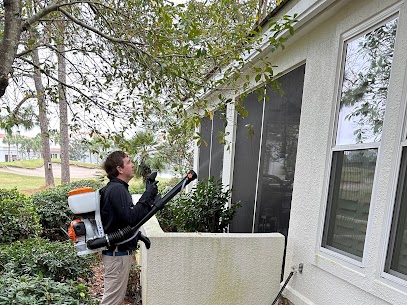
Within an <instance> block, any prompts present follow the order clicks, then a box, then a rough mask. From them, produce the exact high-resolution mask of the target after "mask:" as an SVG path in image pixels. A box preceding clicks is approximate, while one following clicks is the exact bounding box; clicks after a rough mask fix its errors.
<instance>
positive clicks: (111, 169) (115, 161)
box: [103, 150, 128, 179]
mask: <svg viewBox="0 0 407 305" xmlns="http://www.w3.org/2000/svg"><path fill="white" fill-rule="evenodd" d="M126 157H128V155H127V154H126V153H125V152H124V151H121V150H117V151H114V152H112V153H110V154H109V155H108V156H107V158H106V161H105V162H104V163H103V168H104V170H105V171H106V174H107V177H108V178H109V179H112V178H116V177H117V176H118V175H119V171H118V170H117V167H118V166H120V167H123V159H124V158H126Z"/></svg>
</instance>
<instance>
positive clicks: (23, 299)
mask: <svg viewBox="0 0 407 305" xmlns="http://www.w3.org/2000/svg"><path fill="white" fill-rule="evenodd" d="M14 304H15V305H51V304H52V305H90V304H98V302H97V301H91V299H90V296H89V292H88V288H87V287H86V286H85V285H84V284H78V283H74V282H72V281H70V282H68V283H59V282H56V281H53V280H52V279H49V278H44V277H42V276H29V275H22V276H19V275H16V274H13V273H5V274H2V275H0V305H14Z"/></svg>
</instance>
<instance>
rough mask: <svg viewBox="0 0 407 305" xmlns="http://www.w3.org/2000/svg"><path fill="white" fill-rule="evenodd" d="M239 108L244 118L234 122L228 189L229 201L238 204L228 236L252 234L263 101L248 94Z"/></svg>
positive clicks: (254, 95) (255, 93) (256, 95)
mask: <svg viewBox="0 0 407 305" xmlns="http://www.w3.org/2000/svg"><path fill="white" fill-rule="evenodd" d="M243 105H244V107H245V108H246V109H247V111H248V116H247V117H242V116H241V115H238V118H237V129H236V144H235V160H234V172H233V187H232V188H233V192H232V201H233V202H237V201H240V203H241V207H240V208H239V209H238V210H237V212H236V215H235V217H234V218H233V221H232V223H231V225H230V232H236V233H245V232H252V226H253V212H254V200H255V192H256V180H257V167H258V158H259V146H260V132H261V121H262V113H263V100H261V101H259V93H257V92H252V93H250V94H249V95H248V96H247V97H246V98H245V99H244V104H243ZM248 126H251V127H248Z"/></svg>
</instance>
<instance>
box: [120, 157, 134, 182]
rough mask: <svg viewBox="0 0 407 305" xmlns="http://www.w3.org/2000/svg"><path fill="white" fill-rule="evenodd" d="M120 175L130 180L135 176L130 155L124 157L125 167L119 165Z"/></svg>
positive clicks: (125, 179) (123, 178)
mask: <svg viewBox="0 0 407 305" xmlns="http://www.w3.org/2000/svg"><path fill="white" fill-rule="evenodd" d="M117 169H118V171H119V177H118V178H121V179H122V180H124V181H126V182H129V181H130V180H131V178H133V177H134V164H133V162H132V161H131V159H130V158H129V157H126V158H124V159H123V167H120V166H118V167H117Z"/></svg>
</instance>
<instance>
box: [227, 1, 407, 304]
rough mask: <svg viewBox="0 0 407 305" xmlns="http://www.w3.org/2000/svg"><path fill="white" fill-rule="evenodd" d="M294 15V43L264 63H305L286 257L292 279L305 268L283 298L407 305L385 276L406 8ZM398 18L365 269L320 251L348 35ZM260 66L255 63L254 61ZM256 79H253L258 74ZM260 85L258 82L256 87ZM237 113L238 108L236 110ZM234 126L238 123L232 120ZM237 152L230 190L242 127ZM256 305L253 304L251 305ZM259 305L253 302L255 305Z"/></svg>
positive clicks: (402, 98)
mask: <svg viewBox="0 0 407 305" xmlns="http://www.w3.org/2000/svg"><path fill="white" fill-rule="evenodd" d="M289 3H290V5H289V6H287V8H288V11H283V12H282V13H288V14H290V15H292V14H293V13H299V14H300V15H299V23H298V25H297V31H296V34H295V35H294V37H292V38H290V39H289V40H288V41H287V43H286V48H285V49H284V50H283V51H280V52H277V53H275V54H269V53H267V50H266V51H265V52H264V56H268V59H269V60H270V61H272V62H273V64H274V65H276V66H277V67H276V68H275V72H276V73H277V72H283V73H287V72H289V71H290V70H292V69H293V68H295V67H297V66H298V65H300V64H304V63H305V64H306V68H305V78H304V90H303V102H302V112H301V123H300V133H299V140H298V151H297V161H296V171H295V182H294V191H293V197H292V205H291V215H290V228H289V233H288V245H287V256H286V270H285V274H286V275H287V274H288V272H289V271H290V268H291V267H292V266H298V265H299V264H300V263H302V264H303V265H304V270H303V273H302V274H299V273H297V274H296V275H295V276H294V277H293V278H292V279H291V281H290V282H289V284H288V286H287V288H286V289H285V291H284V295H285V296H286V297H287V298H288V299H289V300H290V301H291V302H292V303H293V304H295V305H314V304H316V305H350V304H358V305H371V304H374V305H388V304H394V305H405V304H407V281H406V280H403V279H401V278H397V277H395V276H391V275H389V274H387V273H386V272H385V271H384V264H385V260H386V255H387V253H386V250H387V244H388V240H389V230H390V226H391V222H392V212H393V207H394V198H395V192H396V185H397V173H398V172H399V167H400V164H399V160H400V158H401V157H400V155H401V148H400V143H401V141H402V140H404V139H405V138H404V137H403V132H404V130H405V129H406V125H405V122H406V119H405V118H406V108H407V106H406V105H407V52H406V50H407V31H406V29H407V4H406V1H397V0H357V1H351V0H296V1H290V2H289ZM393 13H394V14H398V16H399V22H398V31H397V39H396V46H395V50H394V60H393V65H392V75H391V79H390V85H389V91H388V98H387V104H386V116H385V121H384V131H383V135H382V142H381V146H380V148H379V156H378V161H377V169H376V176H375V181H374V186H373V187H374V192H373V194H372V201H371V206H370V213H369V221H368V231H367V235H366V249H365V253H364V257H363V261H362V262H357V261H352V260H349V259H347V257H344V256H341V255H338V253H335V252H334V251H329V250H328V249H324V248H322V247H321V239H322V232H323V226H324V216H325V210H326V203H327V189H328V184H329V178H330V177H329V174H330V162H331V155H332V151H331V148H332V142H333V135H334V128H335V122H336V121H335V117H336V110H337V104H338V100H337V93H338V83H339V80H340V76H339V73H340V70H341V60H342V59H341V48H342V44H341V40H342V37H343V35H344V34H345V33H346V34H349V33H350V34H352V33H354V34H357V33H358V31H361V30H362V29H364V24H366V23H367V24H369V23H371V26H374V25H375V24H377V23H378V22H379V21H382V20H384V19H385V18H386V17H390V16H391V15H392V14H393ZM254 61H255V60H254ZM253 79H254V75H253ZM253 84H255V82H254V81H253ZM229 110H230V111H233V109H232V108H231V107H230V108H229ZM229 117H230V121H231V122H232V123H233V120H235V118H234V117H233V115H230V116H229ZM228 126H230V128H231V130H229V137H228V141H229V142H230V143H232V146H231V149H229V150H226V148H225V154H224V163H223V169H224V172H225V173H227V175H225V176H224V177H223V179H224V180H223V183H224V184H226V185H231V186H232V187H233V185H232V181H233V158H234V153H238V152H235V150H234V147H233V143H234V141H235V138H234V134H235V130H234V129H233V128H235V127H234V126H235V124H230V125H228ZM249 304H251V303H249ZM253 304H254V303H253Z"/></svg>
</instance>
